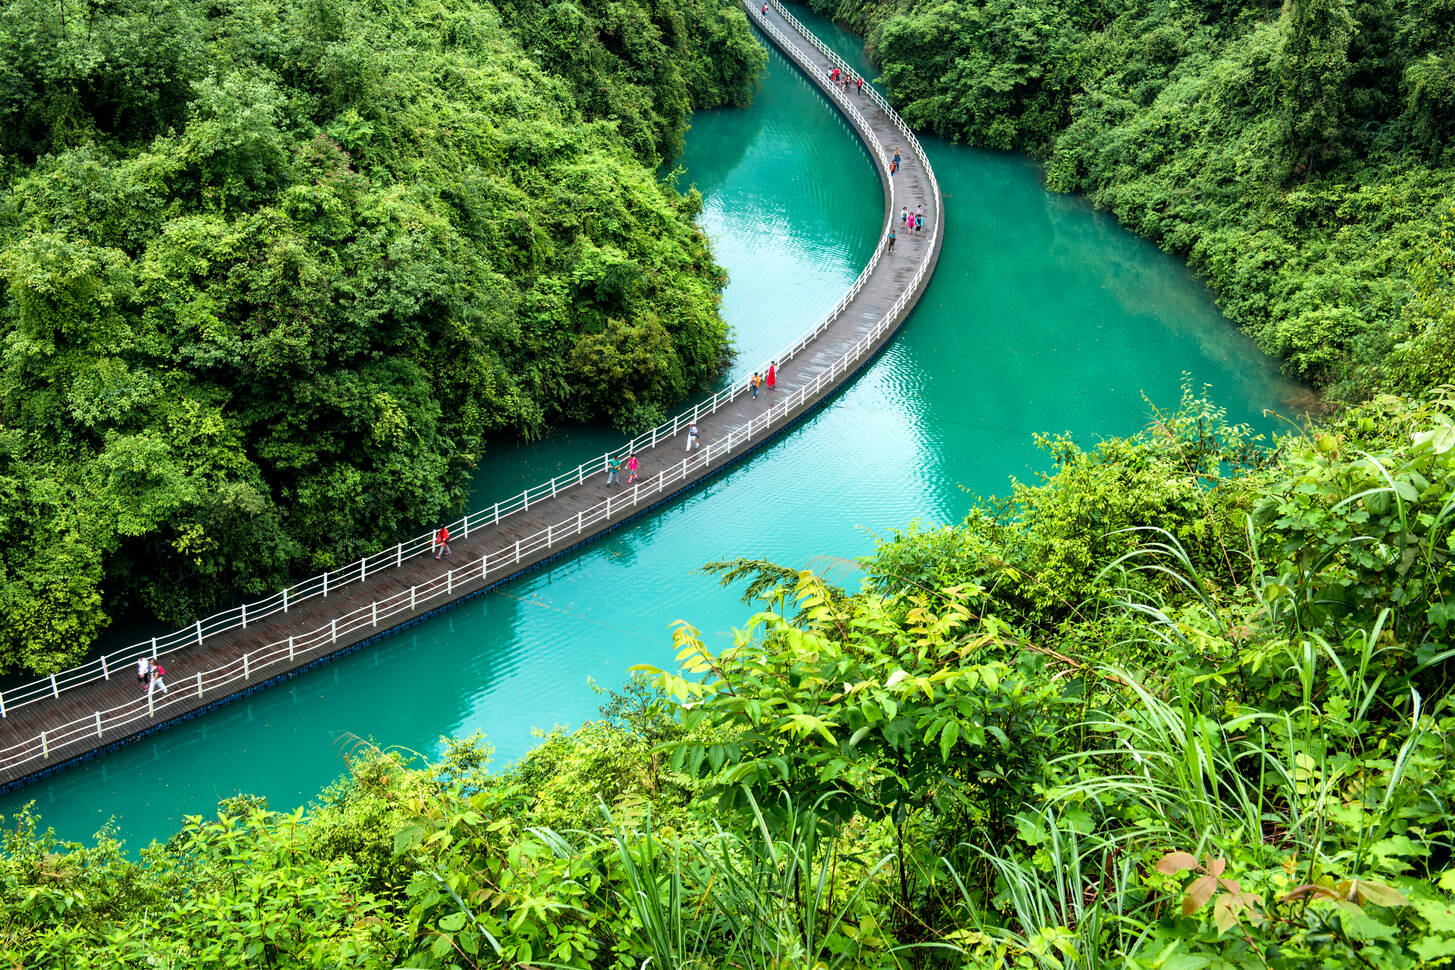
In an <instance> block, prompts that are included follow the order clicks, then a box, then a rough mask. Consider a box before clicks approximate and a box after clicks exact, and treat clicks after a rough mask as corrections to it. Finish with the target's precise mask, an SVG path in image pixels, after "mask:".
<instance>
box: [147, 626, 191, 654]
mask: <svg viewBox="0 0 1455 970" xmlns="http://www.w3.org/2000/svg"><path fill="white" fill-rule="evenodd" d="M197 646H199V647H200V646H202V621H201V620H198V621H197ZM156 655H157V638H156V637H152V656H153V657H155V656H156Z"/></svg>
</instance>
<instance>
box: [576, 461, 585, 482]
mask: <svg viewBox="0 0 1455 970" xmlns="http://www.w3.org/2000/svg"><path fill="white" fill-rule="evenodd" d="M584 481H586V466H585V465H577V466H576V484H577V485H580V484H581V483H582V482H584Z"/></svg>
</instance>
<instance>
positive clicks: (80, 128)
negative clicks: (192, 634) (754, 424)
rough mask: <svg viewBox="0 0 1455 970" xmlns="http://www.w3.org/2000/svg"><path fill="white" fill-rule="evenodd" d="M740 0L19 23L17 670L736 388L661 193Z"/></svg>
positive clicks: (4, 644)
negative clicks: (701, 391) (496, 467)
mask: <svg viewBox="0 0 1455 970" xmlns="http://www.w3.org/2000/svg"><path fill="white" fill-rule="evenodd" d="M764 56H765V55H764V53H763V51H762V49H761V48H760V47H759V46H758V45H757V43H756V42H755V41H754V40H753V38H752V36H751V34H750V32H749V30H748V27H747V24H746V20H745V18H744V17H743V15H742V13H741V11H739V10H737V9H736V8H735V7H734V5H733V4H731V3H728V2H725V0H651V2H645V0H642V2H634V0H626V2H611V3H606V2H604V0H586V2H581V3H577V4H556V5H552V6H549V7H546V6H543V5H538V4H519V5H507V7H506V8H505V10H504V11H498V10H497V9H496V8H495V7H492V6H491V5H490V4H489V3H486V2H477V0H465V2H459V3H449V4H441V3H437V2H434V0H410V2H406V3H403V4H382V3H373V2H365V3H351V4H334V3H327V2H322V0H226V2H221V3H213V2H202V0H117V2H113V3H101V4H96V3H87V4H80V5H74V4H73V5H67V4H65V3H59V4H57V3H43V2H39V0H17V2H15V3H10V4H7V5H6V6H5V7H4V9H3V11H0V283H3V285H0V670H6V669H12V670H13V669H16V668H28V669H30V670H36V671H46V670H51V669H57V668H59V667H62V666H65V665H66V663H67V662H68V661H70V660H72V659H74V657H75V656H77V654H78V653H80V652H82V651H84V650H85V649H86V648H87V647H88V646H89V645H90V643H91V642H92V640H93V638H94V637H95V636H96V634H97V632H98V630H100V629H101V628H102V627H103V626H104V625H105V624H106V623H107V621H108V617H109V616H110V615H114V614H115V613H116V612H117V611H119V610H126V609H135V610H137V611H139V612H143V613H146V614H149V615H152V616H156V617H160V618H162V619H164V620H167V621H170V622H182V621H186V620H188V619H190V618H191V617H192V616H193V615H196V614H198V613H207V612H210V611H211V609H213V608H216V607H217V606H219V605H220V604H223V603H226V602H229V601H232V600H233V599H235V598H236V597H238V596H240V595H242V594H247V593H257V592H259V591H261V590H264V589H270V588H276V586H277V585H278V584H280V583H281V582H282V581H283V580H284V579H285V578H286V577H288V576H289V575H290V574H294V573H297V572H299V571H302V570H307V571H308V572H310V573H311V572H317V571H318V570H319V569H320V568H321V567H329V566H332V565H337V564H340V563H342V562H344V561H347V560H349V559H351V558H353V557H355V556H357V555H359V554H360V553H361V552H362V551H364V550H366V549H367V550H372V549H374V548H375V547H377V546H378V545H380V544H382V543H383V542H385V541H387V540H388V539H389V538H390V537H394V536H398V535H400V534H401V533H404V532H405V531H406V530H411V531H412V530H415V529H418V528H420V527H421V525H422V524H424V523H428V522H429V520H430V519H432V518H433V517H435V516H436V515H438V514H439V513H441V512H442V511H445V510H449V509H451V508H453V507H455V506H457V505H458V502H459V500H460V497H461V495H462V489H463V487H464V484H465V480H466V473H467V472H468V471H469V470H470V469H472V468H473V467H474V466H475V465H476V464H477V462H478V460H479V459H480V457H481V454H482V450H483V443H484V441H485V439H486V437H487V436H488V435H490V434H492V433H511V434H523V435H527V436H530V435H535V434H538V433H540V432H541V431H542V429H543V428H545V427H546V426H547V425H548V424H549V423H550V422H552V421H556V420H572V421H586V420H606V421H610V422H612V423H613V424H615V425H616V426H618V427H634V426H639V425H642V424H644V423H647V422H650V421H651V420H652V419H653V418H655V417H658V416H659V415H661V414H662V411H663V408H664V406H666V405H667V404H669V403H671V402H672V401H674V400H676V399H678V398H679V397H681V396H682V395H683V394H684V393H686V392H687V391H688V390H690V389H691V388H693V387H694V386H696V385H698V384H700V383H701V382H703V381H704V380H705V379H706V378H708V377H710V376H711V375H713V374H714V373H715V372H716V371H717V370H718V369H719V368H720V366H721V364H722V361H723V359H724V353H725V349H726V339H727V335H726V332H725V326H724V324H723V322H722V320H721V318H720V317H719V315H718V300H719V291H720V289H721V286H722V284H723V279H724V278H723V274H722V272H721V270H720V269H719V268H718V267H716V266H715V265H714V264H713V262H712V260H711V257H710V254H709V253H708V250H707V245H706V241H705V239H704V238H703V237H702V235H701V233H700V232H699V231H698V230H697V228H696V227H695V226H694V224H693V222H692V216H693V215H694V213H695V208H696V205H697V200H696V197H695V196H692V197H683V196H680V195H678V194H677V193H676V192H675V191H673V190H672V189H670V188H668V187H666V186H664V185H663V184H661V183H660V182H659V180H658V178H657V176H656V173H655V169H656V167H657V166H658V165H659V164H660V163H661V162H662V161H663V160H664V158H665V157H667V155H668V154H670V153H671V152H673V151H675V150H676V149H677V148H678V147H679V146H680V143H681V138H682V133H683V131H684V129H685V126H686V123H687V116H688V113H689V112H690V110H691V109H692V108H693V107H694V106H695V107H703V106H712V105H715V104H719V103H728V102H731V103H743V102H745V100H746V99H747V97H748V96H749V94H750V92H751V90H752V86H753V84H754V83H755V79H756V76H757V72H758V70H759V69H760V67H761V66H762V63H763V61H764Z"/></svg>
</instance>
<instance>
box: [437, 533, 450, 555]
mask: <svg viewBox="0 0 1455 970" xmlns="http://www.w3.org/2000/svg"><path fill="white" fill-rule="evenodd" d="M449 554H450V530H449V527H448V526H443V525H442V526H440V527H439V529H438V530H437V531H436V532H435V534H434V557H435V558H436V559H438V558H439V557H440V556H448V555H449Z"/></svg>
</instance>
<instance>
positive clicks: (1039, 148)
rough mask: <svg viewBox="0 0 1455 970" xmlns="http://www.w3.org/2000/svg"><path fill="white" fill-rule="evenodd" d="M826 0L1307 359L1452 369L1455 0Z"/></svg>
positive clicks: (1293, 356)
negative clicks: (1183, 0)
mask: <svg viewBox="0 0 1455 970" xmlns="http://www.w3.org/2000/svg"><path fill="white" fill-rule="evenodd" d="M812 3H813V6H814V7H816V8H817V9H819V10H823V11H826V12H830V13H832V14H834V15H835V16H837V17H839V18H841V19H843V20H845V21H846V22H848V23H850V24H851V25H853V26H855V27H856V28H858V29H860V30H863V31H865V32H866V33H867V35H868V38H869V43H870V48H871V51H872V53H873V55H874V57H875V58H876V59H877V61H878V62H879V63H880V64H881V66H882V71H883V77H884V80H885V81H886V82H887V83H888V85H889V89H890V93H891V96H892V98H893V100H894V101H895V103H896V104H897V105H899V106H900V109H901V111H902V112H903V114H904V116H905V118H906V120H908V121H909V122H910V124H912V125H914V126H916V127H919V128H925V129H929V130H931V131H934V132H936V133H938V134H942V135H946V136H949V137H953V138H957V139H963V140H966V141H969V142H971V143H974V144H977V145H985V146H988V147H992V148H1014V149H1018V150H1024V151H1028V152H1030V153H1032V154H1033V155H1035V156H1037V157H1038V158H1041V159H1043V160H1044V162H1045V171H1046V180H1047V183H1048V184H1049V185H1050V186H1051V187H1052V188H1055V189H1058V190H1061V191H1075V192H1082V193H1085V194H1086V195H1087V196H1088V197H1090V198H1091V199H1092V200H1093V201H1094V202H1095V203H1096V204H1097V205H1099V206H1102V207H1104V208H1106V209H1108V210H1110V211H1111V212H1113V213H1115V214H1116V216H1117V217H1118V218H1119V219H1120V220H1122V222H1123V223H1124V224H1126V225H1127V226H1128V227H1129V228H1131V229H1133V230H1134V231H1136V232H1138V233H1141V234H1143V235H1145V236H1147V237H1149V238H1151V239H1153V240H1155V241H1157V242H1158V243H1159V244H1160V245H1162V246H1163V247H1165V248H1166V249H1168V250H1170V251H1172V252H1175V253H1177V254H1178V255H1181V256H1183V257H1185V258H1186V259H1187V260H1188V261H1189V263H1190V264H1191V265H1192V267H1193V268H1194V269H1195V270H1196V271H1197V272H1198V273H1200V274H1201V275H1202V276H1203V277H1204V278H1205V279H1207V281H1208V282H1209V284H1210V285H1211V286H1212V288H1213V290H1214V291H1215V292H1216V293H1217V295H1218V297H1219V300H1220V303H1221V305H1222V307H1223V308H1224V310H1225V311H1226V312H1227V313H1228V314H1229V316H1231V317H1232V318H1233V319H1234V320H1236V321H1237V322H1239V323H1240V324H1242V325H1243V326H1244V327H1245V328H1246V329H1247V330H1248V332H1249V333H1251V334H1252V335H1253V336H1254V337H1255V339H1256V340H1257V341H1258V343H1259V345H1260V346H1261V347H1263V348H1264V349H1265V350H1266V351H1267V352H1268V353H1271V354H1275V355H1277V356H1279V357H1280V358H1282V359H1283V360H1284V361H1285V363H1286V365H1287V367H1288V369H1289V370H1290V371H1292V372H1293V373H1295V374H1297V375H1299V376H1300V377H1303V378H1305V379H1308V380H1310V381H1312V382H1314V383H1315V384H1318V385H1320V386H1323V387H1327V388H1328V389H1329V390H1330V391H1331V393H1332V394H1333V395H1334V396H1335V397H1338V398H1342V399H1346V400H1359V399H1363V398H1365V397H1367V396H1368V395H1369V394H1370V393H1372V392H1375V391H1379V390H1395V391H1402V392H1405V393H1416V394H1417V393H1420V392H1422V391H1424V390H1425V389H1426V388H1428V387H1430V386H1433V385H1435V384H1439V383H1450V382H1452V381H1455V361H1452V358H1451V355H1450V350H1449V348H1450V347H1451V346H1452V345H1455V327H1452V323H1451V314H1452V312H1455V309H1452V308H1455V277H1452V274H1451V272H1450V269H1451V263H1450V258H1449V247H1450V243H1449V234H1450V232H1451V230H1452V228H1455V211H1452V209H1451V205H1450V199H1451V198H1452V197H1455V6H1452V5H1451V4H1449V3H1446V2H1436V3H1422V2H1415V0H1288V2H1286V3H1277V2H1274V3H1269V2H1266V0H1196V2H1193V3H1177V2H1170V0H812Z"/></svg>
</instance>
